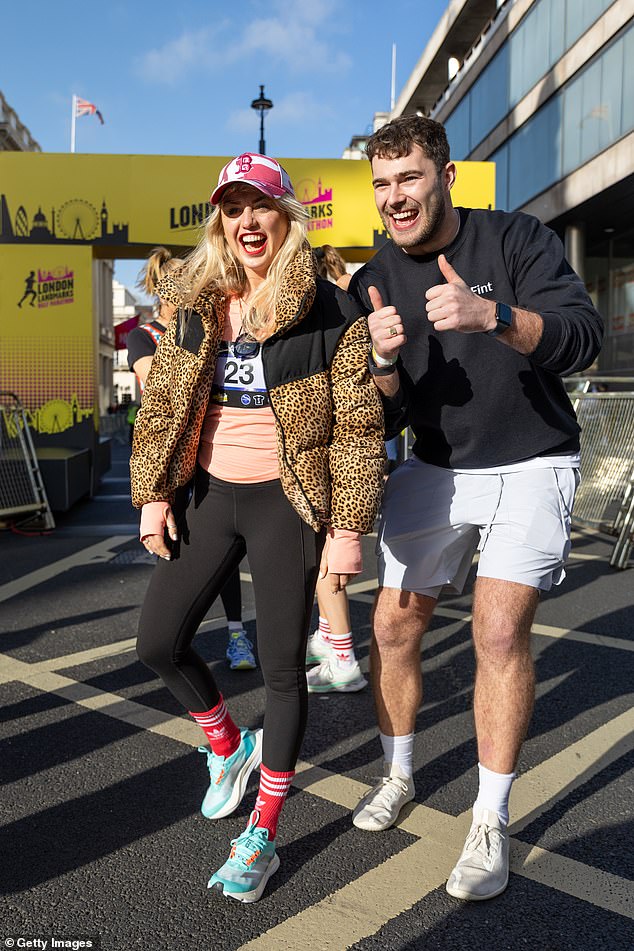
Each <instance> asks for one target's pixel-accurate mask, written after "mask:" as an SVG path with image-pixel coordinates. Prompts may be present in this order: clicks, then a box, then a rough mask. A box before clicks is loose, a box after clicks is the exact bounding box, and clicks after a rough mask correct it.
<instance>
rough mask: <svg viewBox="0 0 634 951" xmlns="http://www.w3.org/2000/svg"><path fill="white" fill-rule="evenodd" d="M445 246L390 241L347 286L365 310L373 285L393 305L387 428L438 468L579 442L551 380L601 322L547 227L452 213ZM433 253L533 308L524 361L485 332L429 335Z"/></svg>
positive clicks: (493, 296) (490, 292) (588, 353)
mask: <svg viewBox="0 0 634 951" xmlns="http://www.w3.org/2000/svg"><path fill="white" fill-rule="evenodd" d="M458 211H459V213H460V219H461V225H460V230H459V232H458V235H457V236H456V238H455V239H454V241H453V242H452V243H451V244H450V245H448V246H447V247H446V248H444V249H442V252H441V251H437V252H434V253H433V254H429V255H424V256H420V257H417V256H413V255H409V254H407V253H405V252H404V251H403V250H402V249H401V248H399V247H397V246H396V245H395V244H394V243H393V242H392V241H389V242H388V243H387V244H386V245H385V246H384V247H382V248H381V249H380V250H379V251H378V252H377V254H376V255H375V256H374V258H372V260H371V261H369V262H368V263H367V264H366V265H364V267H362V268H361V269H360V270H359V271H357V273H356V274H355V275H354V276H353V278H352V281H351V284H350V288H349V292H350V293H351V294H352V295H353V296H354V297H356V298H357V300H359V301H360V302H361V303H362V304H363V306H364V307H365V309H366V311H367V312H368V313H369V312H370V311H371V310H372V307H371V305H370V300H369V297H368V293H367V289H368V287H369V286H371V285H374V286H375V287H377V288H378V289H379V291H380V292H381V297H382V299H383V303H384V304H385V305H388V304H392V305H393V306H394V307H396V310H397V312H398V314H399V315H400V317H401V320H402V323H403V326H404V328H405V334H406V337H407V343H406V344H405V346H404V347H403V348H402V349H401V353H400V359H399V373H400V378H401V389H400V391H399V393H398V394H397V395H396V397H394V398H393V399H389V400H388V399H384V409H385V413H386V426H387V435H388V436H391V435H395V434H396V433H398V432H399V431H400V430H401V429H403V428H404V426H406V425H408V424H409V425H410V426H411V427H412V429H413V431H414V433H415V436H416V442H415V444H414V452H415V454H416V455H417V456H418V457H419V458H420V459H422V460H423V461H424V462H429V463H431V464H432V465H436V466H443V467H445V468H456V469H477V468H488V467H494V466H499V465H505V464H509V463H514V462H519V461H521V460H524V459H530V458H532V457H534V456H537V455H544V454H556V453H561V452H571V451H575V450H578V449H579V426H578V424H577V421H576V419H575V415H574V412H573V409H572V406H571V404H570V400H569V399H568V396H567V395H566V391H565V389H564V386H563V383H562V382H561V379H560V376H565V375H567V374H570V373H575V372H577V371H579V370H583V369H585V368H586V367H588V366H589V365H590V364H591V363H592V361H593V360H594V359H595V357H596V356H597V354H598V352H599V349H600V347H601V340H602V336H603V322H602V320H601V317H600V315H599V314H598V313H597V311H596V310H595V309H594V307H593V305H592V302H591V300H590V298H589V297H588V294H587V293H586V290H585V288H584V285H583V283H582V282H581V280H580V279H579V277H578V276H577V275H576V274H575V273H574V271H573V270H572V268H571V267H570V265H569V264H568V262H567V261H566V259H565V257H564V252H563V247H562V244H561V242H560V240H559V238H558V237H557V235H555V234H554V232H552V231H551V230H550V229H549V228H546V227H545V226H544V225H542V224H541V222H540V221H538V219H537V218H533V217H532V216H530V215H525V214H522V213H519V212H514V213H507V212H503V211H483V210H478V209H467V208H459V209H458ZM440 253H444V254H445V255H446V257H447V260H448V261H449V262H450V264H451V265H452V266H453V267H454V268H455V270H456V271H457V273H458V274H459V275H460V277H461V278H462V279H463V280H464V281H466V283H467V284H468V285H469V287H471V290H472V291H474V292H475V293H476V294H480V295H481V296H482V297H485V298H488V299H489V300H494V301H500V302H502V303H505V304H510V305H517V306H519V307H521V308H523V309H525V310H529V311H533V312H535V313H538V314H540V315H541V317H542V319H543V321H544V330H543V334H542V338H541V340H540V342H539V344H538V345H537V348H536V350H535V351H534V352H533V353H532V354H530V356H522V354H520V353H517V351H515V350H513V349H511V348H510V347H508V346H506V345H505V344H504V343H501V342H500V340H498V339H496V338H495V337H490V336H488V335H487V334H486V333H468V334H467V333H459V332H458V331H453V330H446V331H436V330H434V328H433V325H432V324H431V322H430V321H429V320H428V319H427V315H426V311H425V303H426V301H425V291H426V290H427V289H428V288H429V287H432V286H433V285H435V284H441V283H443V281H444V278H443V276H442V274H441V273H440V269H439V267H438V262H437V258H438V254H440Z"/></svg>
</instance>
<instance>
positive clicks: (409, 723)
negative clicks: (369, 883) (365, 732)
mask: <svg viewBox="0 0 634 951" xmlns="http://www.w3.org/2000/svg"><path fill="white" fill-rule="evenodd" d="M435 605H436V600H435V598H429V597H426V596H424V595H418V594H412V593H411V592H409V591H399V590H396V589H395V588H381V589H380V590H379V593H378V595H377V598H376V602H375V609H374V618H373V620H374V623H373V633H372V646H371V648H370V670H371V674H372V687H373V691H374V703H375V706H376V711H377V718H378V721H379V729H380V731H381V745H382V747H383V756H384V759H385V775H384V778H383V780H382V781H381V782H380V783H379V784H378V785H377V786H375V787H374V789H372V790H371V791H370V792H369V793H368V794H367V796H364V798H363V799H362V800H361V802H360V803H359V805H358V806H357V808H356V809H355V810H354V813H353V817H352V821H353V822H354V824H355V826H357V827H358V828H359V829H366V830H367V831H369V832H380V831H381V830H383V829H387V828H389V827H390V826H391V825H394V823H395V822H396V820H397V819H398V815H399V812H400V810H401V809H402V808H403V806H404V805H405V804H406V803H408V802H410V801H411V800H412V799H413V798H414V780H413V775H412V753H413V749H414V725H415V722H416V713H417V711H418V708H419V706H420V703H421V700H422V677H421V668H420V647H421V640H422V637H423V634H424V632H425V631H426V629H427V626H428V624H429V620H430V618H431V615H432V613H433V610H434V607H435Z"/></svg>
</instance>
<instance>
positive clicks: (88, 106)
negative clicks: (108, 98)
mask: <svg viewBox="0 0 634 951" xmlns="http://www.w3.org/2000/svg"><path fill="white" fill-rule="evenodd" d="M75 115H76V116H77V117H79V116H97V118H98V119H99V121H100V122H101V124H102V125H103V124H104V121H103V116H102V115H101V113H100V112H99V110H98V109H97V107H96V106H95V105H94V104H93V103H92V102H88V100H87V99H80V98H79V96H78V97H77V100H76V102H75Z"/></svg>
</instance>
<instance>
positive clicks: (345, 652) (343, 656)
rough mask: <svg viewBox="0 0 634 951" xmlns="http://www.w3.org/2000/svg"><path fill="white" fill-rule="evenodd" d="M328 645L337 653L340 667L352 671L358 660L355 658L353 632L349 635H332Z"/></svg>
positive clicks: (349, 632)
mask: <svg viewBox="0 0 634 951" xmlns="http://www.w3.org/2000/svg"><path fill="white" fill-rule="evenodd" d="M328 643H329V644H330V646H331V647H332V649H333V651H334V652H335V657H336V658H337V663H338V664H339V666H340V667H343V668H344V669H346V668H347V669H350V667H352V665H353V664H356V662H357V658H356V657H355V656H354V647H353V645H352V631H348V633H347V634H332V633H331V635H330V639H329V641H328Z"/></svg>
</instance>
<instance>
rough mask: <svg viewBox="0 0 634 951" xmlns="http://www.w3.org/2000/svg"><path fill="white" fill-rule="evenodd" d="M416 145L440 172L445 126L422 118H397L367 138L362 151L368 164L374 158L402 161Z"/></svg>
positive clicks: (444, 155) (446, 154)
mask: <svg viewBox="0 0 634 951" xmlns="http://www.w3.org/2000/svg"><path fill="white" fill-rule="evenodd" d="M414 145H418V146H420V148H421V149H422V150H423V153H424V154H425V155H426V156H427V158H429V159H431V160H432V162H433V163H434V165H435V166H436V168H437V170H438V171H439V172H441V171H442V170H443V168H444V167H445V165H446V164H447V162H449V161H450V158H449V142H448V141H447V133H446V132H445V127H444V126H443V125H441V124H440V122H435V121H434V120H433V119H427V118H425V117H424V116H399V117H398V118H397V119H392V121H391V122H388V123H387V125H384V126H383V128H382V129H378V131H377V132H375V133H374V134H373V135H371V136H370V138H369V139H368V142H367V145H366V147H365V152H366V155H367V156H368V158H369V159H370V161H372V159H373V158H374V157H375V156H376V157H377V158H386V159H395V158H403V156H405V155H408V154H409V153H410V152H411V151H412V146H414Z"/></svg>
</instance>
